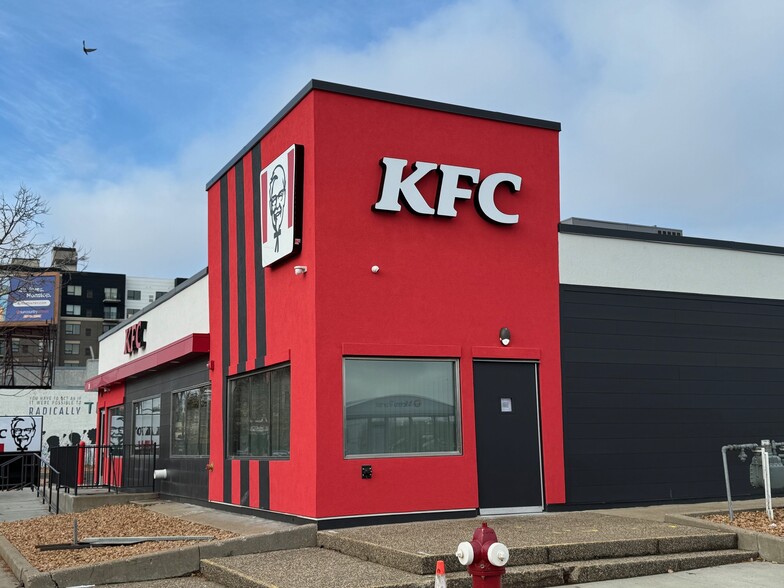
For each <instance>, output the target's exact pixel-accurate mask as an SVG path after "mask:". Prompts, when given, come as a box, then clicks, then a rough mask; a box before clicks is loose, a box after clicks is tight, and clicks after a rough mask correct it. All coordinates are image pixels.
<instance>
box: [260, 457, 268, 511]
mask: <svg viewBox="0 0 784 588" xmlns="http://www.w3.org/2000/svg"><path fill="white" fill-rule="evenodd" d="M269 481H270V480H269V462H268V461H260V462H259V508H263V509H266V510H269V509H270V485H269Z"/></svg>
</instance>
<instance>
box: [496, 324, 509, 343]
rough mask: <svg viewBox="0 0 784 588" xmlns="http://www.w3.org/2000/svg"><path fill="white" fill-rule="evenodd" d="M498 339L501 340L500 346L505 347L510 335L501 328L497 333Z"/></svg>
mask: <svg viewBox="0 0 784 588" xmlns="http://www.w3.org/2000/svg"><path fill="white" fill-rule="evenodd" d="M498 338H499V339H501V345H503V346H504V347H506V346H507V345H509V341H510V340H511V339H512V333H510V332H509V329H508V328H507V327H501V332H500V333H498Z"/></svg>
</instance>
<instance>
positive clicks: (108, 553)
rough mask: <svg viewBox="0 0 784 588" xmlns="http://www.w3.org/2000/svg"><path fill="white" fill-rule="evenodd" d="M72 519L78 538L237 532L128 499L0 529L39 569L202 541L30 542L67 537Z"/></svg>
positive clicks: (69, 539) (218, 535) (67, 539)
mask: <svg viewBox="0 0 784 588" xmlns="http://www.w3.org/2000/svg"><path fill="white" fill-rule="evenodd" d="M74 519H76V520H77V521H78V530H79V538H80V539H83V538H86V537H140V536H145V537H149V536H170V537H171V536H175V535H198V536H202V535H209V536H212V537H214V538H215V539H229V538H231V537H237V535H236V534H234V533H231V532H228V531H223V530H220V529H216V528H214V527H209V526H207V525H200V524H198V523H193V522H191V521H186V520H184V519H178V518H175V517H167V516H165V515H162V514H159V513H156V512H153V511H151V510H148V509H146V508H144V507H142V506H138V505H132V504H124V505H117V506H105V507H101V508H94V509H92V510H89V511H86V512H80V513H68V514H59V515H47V516H43V517H38V518H35V519H27V520H22V521H12V522H6V523H0V535H4V536H5V538H6V539H8V540H9V541H10V542H11V543H12V544H13V545H14V547H16V549H18V550H19V552H20V553H21V554H22V555H23V556H24V557H25V558H26V559H27V561H29V562H30V563H31V564H32V565H34V566H35V567H36V568H38V569H39V570H40V571H42V572H47V571H51V570H59V569H62V568H70V567H75V566H83V565H88V564H94V563H98V562H104V561H110V560H114V559H121V558H125V557H131V556H134V555H142V554H145V553H151V552H156V551H163V550H167V549H175V548H177V547H183V546H186V545H197V544H200V543H204V542H203V541H161V542H146V543H139V544H136V545H124V546H115V547H90V548H86V549H73V550H58V551H41V550H39V549H37V548H36V545H48V544H54V543H71V542H72V541H73V521H74Z"/></svg>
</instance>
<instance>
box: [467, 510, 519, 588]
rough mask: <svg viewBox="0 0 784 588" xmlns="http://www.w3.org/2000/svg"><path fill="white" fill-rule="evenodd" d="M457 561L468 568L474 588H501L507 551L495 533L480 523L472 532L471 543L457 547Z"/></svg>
mask: <svg viewBox="0 0 784 588" xmlns="http://www.w3.org/2000/svg"><path fill="white" fill-rule="evenodd" d="M455 555H456V556H457V559H458V561H459V562H460V563H461V564H462V565H464V566H468V573H469V574H471V577H472V579H473V587H474V588H501V576H502V575H504V574H505V573H506V567H505V566H506V564H507V563H508V562H509V549H507V547H506V545H504V544H503V543H499V542H498V536H497V535H496V534H495V531H493V529H491V528H490V527H488V526H487V523H482V526H481V527H479V528H478V529H477V530H476V531H474V538H473V539H471V541H463V542H462V543H460V545H458V546H457V553H455Z"/></svg>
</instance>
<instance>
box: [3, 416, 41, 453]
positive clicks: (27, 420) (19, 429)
mask: <svg viewBox="0 0 784 588" xmlns="http://www.w3.org/2000/svg"><path fill="white" fill-rule="evenodd" d="M42 435H43V417H40V416H27V415H19V416H0V453H20V452H25V451H34V452H38V451H41V437H42Z"/></svg>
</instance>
